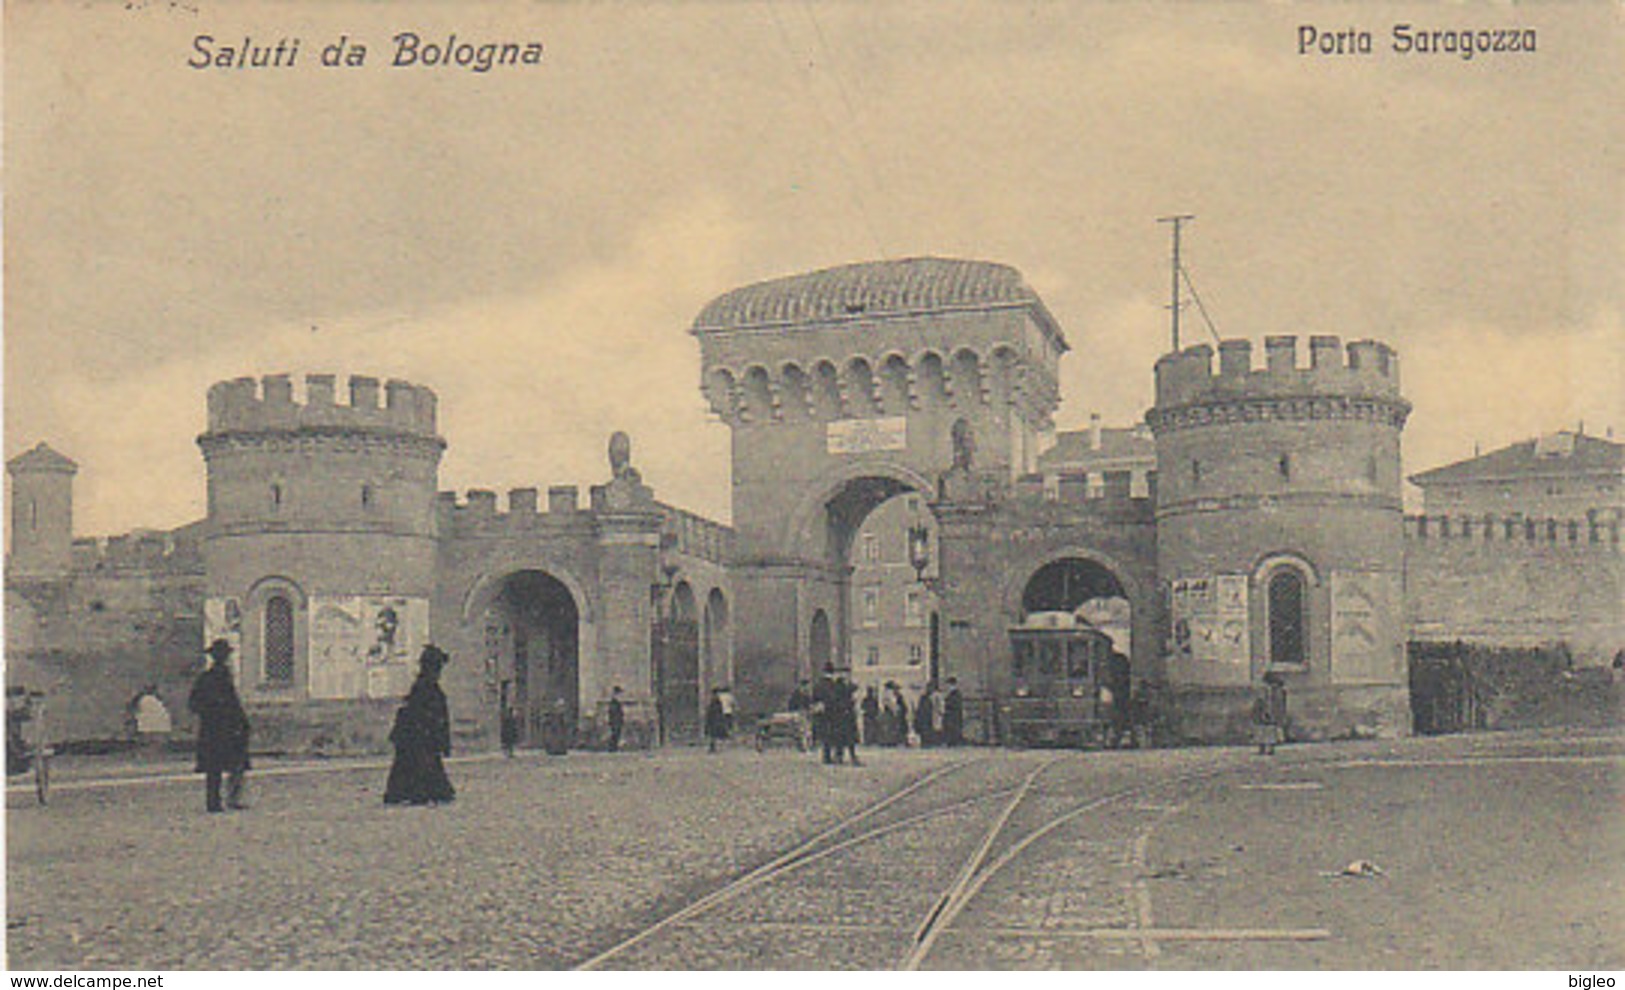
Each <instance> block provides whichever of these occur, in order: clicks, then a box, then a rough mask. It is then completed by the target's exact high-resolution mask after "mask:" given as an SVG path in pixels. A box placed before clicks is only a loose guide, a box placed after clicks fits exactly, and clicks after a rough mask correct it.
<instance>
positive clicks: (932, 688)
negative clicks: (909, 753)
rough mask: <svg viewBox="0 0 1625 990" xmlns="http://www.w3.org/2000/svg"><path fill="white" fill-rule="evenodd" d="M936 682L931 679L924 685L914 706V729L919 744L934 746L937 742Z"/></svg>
mask: <svg viewBox="0 0 1625 990" xmlns="http://www.w3.org/2000/svg"><path fill="white" fill-rule="evenodd" d="M936 721H937V682H936V681H932V682H930V683H929V684H927V685H926V686H925V692H924V693H923V694H921V695H920V700H919V701H918V702H917V703H916V704H915V707H914V731H915V733H916V734H917V735H919V737H920V745H921V746H935V745H936V744H937V726H936Z"/></svg>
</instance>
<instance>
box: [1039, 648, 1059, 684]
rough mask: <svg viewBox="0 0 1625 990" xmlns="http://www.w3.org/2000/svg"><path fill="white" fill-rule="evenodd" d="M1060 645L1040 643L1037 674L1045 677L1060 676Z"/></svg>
mask: <svg viewBox="0 0 1625 990" xmlns="http://www.w3.org/2000/svg"><path fill="white" fill-rule="evenodd" d="M1060 646H1061V644H1060V643H1040V644H1039V653H1038V672H1039V673H1040V674H1042V675H1043V676H1045V677H1059V676H1060V675H1061V650H1060Z"/></svg>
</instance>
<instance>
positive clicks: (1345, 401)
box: [1146, 336, 1410, 738]
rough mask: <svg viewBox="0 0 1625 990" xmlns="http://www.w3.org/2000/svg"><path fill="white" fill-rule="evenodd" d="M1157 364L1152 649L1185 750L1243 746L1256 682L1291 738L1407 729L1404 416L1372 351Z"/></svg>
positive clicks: (1279, 345)
mask: <svg viewBox="0 0 1625 990" xmlns="http://www.w3.org/2000/svg"><path fill="white" fill-rule="evenodd" d="M1218 350H1219V354H1218V358H1219V361H1218V368H1217V370H1216V371H1215V369H1214V367H1213V356H1214V355H1213V349H1212V348H1211V347H1208V346H1207V345H1200V346H1196V347H1189V348H1186V349H1184V350H1181V351H1179V352H1177V353H1173V354H1168V355H1166V356H1164V357H1163V358H1162V359H1161V360H1159V361H1158V362H1157V365H1156V394H1157V399H1156V406H1155V407H1154V408H1153V409H1151V410H1150V412H1148V413H1147V416H1146V418H1147V421H1148V422H1149V423H1150V425H1151V428H1152V430H1153V431H1154V433H1155V436H1156V444H1157V497H1156V502H1157V509H1156V513H1157V545H1158V552H1157V562H1158V573H1159V578H1160V580H1161V583H1162V587H1163V592H1164V595H1165V596H1166V597H1165V600H1166V604H1167V606H1168V608H1167V614H1168V639H1167V643H1166V647H1165V650H1164V655H1165V657H1166V661H1167V668H1166V669H1167V676H1168V679H1169V682H1170V685H1171V686H1172V687H1173V688H1174V691H1175V695H1176V698H1177V699H1178V704H1179V708H1180V711H1181V714H1182V716H1183V718H1184V720H1185V731H1186V732H1187V733H1188V734H1191V735H1196V736H1203V737H1208V738H1216V737H1221V736H1224V735H1230V734H1236V733H1239V732H1242V731H1244V728H1245V723H1246V717H1247V713H1248V703H1249V702H1250V700H1251V696H1252V692H1253V691H1254V690H1255V689H1256V686H1257V684H1258V683H1259V682H1260V681H1261V680H1262V678H1263V676H1264V675H1265V674H1266V673H1270V672H1274V673H1277V674H1279V675H1281V677H1282V678H1283V679H1284V681H1285V683H1286V686H1287V691H1288V694H1289V697H1290V698H1291V699H1292V711H1293V717H1294V725H1295V727H1296V728H1295V732H1297V733H1298V734H1299V735H1301V736H1308V737H1325V736H1336V735H1345V734H1351V733H1361V734H1364V733H1381V734H1398V733H1404V732H1406V731H1408V727H1409V722H1410V715H1409V710H1408V705H1407V687H1406V683H1407V682H1406V667H1405V656H1404V642H1405V633H1404V608H1403V604H1402V597H1401V596H1402V590H1403V589H1402V573H1403V558H1404V548H1403V515H1402V506H1401V495H1400V484H1401V475H1400V432H1401V430H1402V429H1403V428H1404V425H1405V419H1406V417H1407V416H1408V415H1409V413H1410V404H1409V403H1408V402H1406V401H1405V399H1404V398H1403V397H1402V396H1401V394H1400V384H1399V362H1398V358H1397V356H1396V355H1395V353H1394V351H1393V350H1392V349H1391V348H1389V347H1388V346H1387V345H1386V344H1383V343H1381V342H1379V341H1374V340H1360V341H1354V342H1352V343H1350V344H1348V345H1347V346H1346V347H1345V346H1344V345H1343V343H1342V342H1341V341H1340V340H1339V339H1338V338H1337V337H1330V336H1315V337H1311V338H1310V340H1309V354H1308V362H1307V364H1303V363H1300V361H1299V355H1298V347H1297V338H1296V337H1292V336H1273V337H1267V338H1265V341H1264V350H1265V355H1264V361H1263V365H1262V367H1255V365H1254V360H1253V353H1252V350H1253V349H1252V344H1251V342H1249V341H1246V340H1225V341H1221V342H1220V344H1219V348H1218Z"/></svg>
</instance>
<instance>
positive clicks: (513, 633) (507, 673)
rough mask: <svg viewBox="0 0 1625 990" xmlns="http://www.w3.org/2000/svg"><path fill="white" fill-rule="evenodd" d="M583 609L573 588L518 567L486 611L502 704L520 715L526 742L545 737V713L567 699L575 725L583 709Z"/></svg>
mask: <svg viewBox="0 0 1625 990" xmlns="http://www.w3.org/2000/svg"><path fill="white" fill-rule="evenodd" d="M580 635H581V634H580V612H579V610H578V609H577V607H576V601H575V598H574V596H573V595H571V594H570V589H569V588H567V587H565V585H564V584H563V583H562V582H560V581H559V580H558V578H555V577H554V576H553V575H551V574H548V573H547V572H546V571H540V570H523V571H516V572H514V573H512V574H510V575H508V576H507V577H505V578H503V579H502V583H501V585H500V587H499V589H498V591H497V593H496V595H495V596H494V597H493V598H492V601H491V605H490V607H489V608H488V609H487V610H486V612H485V637H486V642H487V644H488V646H489V648H490V649H491V653H492V654H493V655H495V656H496V657H497V670H498V678H499V693H498V704H499V705H500V706H502V707H503V708H511V709H512V710H513V711H515V712H517V713H518V715H519V724H520V739H519V742H520V744H521V745H531V744H534V743H536V742H539V741H540V739H541V733H542V724H543V719H544V718H545V717H546V715H547V713H548V712H549V711H552V710H553V709H555V708H557V707H559V706H560V704H561V703H562V705H563V707H564V709H565V710H566V712H567V713H568V723H567V724H569V725H575V724H576V721H577V717H578V715H579V712H580V705H581V700H580V695H581V689H580Z"/></svg>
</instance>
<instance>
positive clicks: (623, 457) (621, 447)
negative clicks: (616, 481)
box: [609, 430, 632, 478]
mask: <svg viewBox="0 0 1625 990" xmlns="http://www.w3.org/2000/svg"><path fill="white" fill-rule="evenodd" d="M631 470H632V438H631V437H629V436H627V435H626V431H625V430H616V431H615V432H614V433H612V434H610V437H609V471H610V475H611V477H615V478H624V477H626V475H627V473H628V472H630V471H631Z"/></svg>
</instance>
